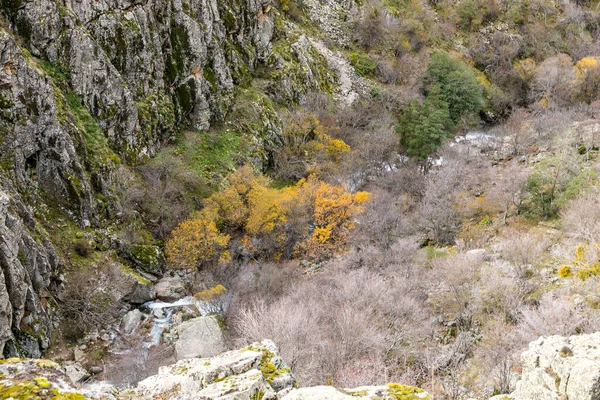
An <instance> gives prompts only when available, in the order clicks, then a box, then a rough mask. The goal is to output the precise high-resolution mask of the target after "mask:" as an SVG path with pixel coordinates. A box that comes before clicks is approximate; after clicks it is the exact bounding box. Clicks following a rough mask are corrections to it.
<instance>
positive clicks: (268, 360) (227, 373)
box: [135, 340, 295, 400]
mask: <svg viewBox="0 0 600 400" xmlns="http://www.w3.org/2000/svg"><path fill="white" fill-rule="evenodd" d="M294 383H295V380H294V378H293V376H292V375H291V373H290V369H289V368H288V367H287V365H286V364H285V363H284V362H283V361H282V360H281V358H280V357H279V355H278V350H277V347H276V346H275V344H274V343H273V342H271V341H268V340H265V341H262V342H260V343H255V344H253V345H251V346H248V347H247V348H244V349H241V350H234V351H229V352H226V353H223V354H221V355H219V356H217V357H213V358H190V359H185V360H181V361H178V362H177V363H176V364H174V365H171V366H169V367H162V368H161V369H160V370H159V373H158V375H155V376H152V377H150V378H147V379H145V380H143V381H141V382H140V383H139V384H138V386H137V389H136V390H135V396H136V397H137V398H140V399H154V398H157V397H161V396H168V397H169V398H172V399H234V398H235V399H248V400H250V399H253V398H259V395H258V394H259V393H262V394H263V397H262V398H263V399H276V398H278V397H281V395H282V394H283V393H285V392H288V391H290V390H291V389H292V388H293V385H294Z"/></svg>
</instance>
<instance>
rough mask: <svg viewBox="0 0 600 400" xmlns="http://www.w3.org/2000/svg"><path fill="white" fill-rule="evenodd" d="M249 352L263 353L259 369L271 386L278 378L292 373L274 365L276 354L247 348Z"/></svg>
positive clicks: (265, 350) (250, 347)
mask: <svg viewBox="0 0 600 400" xmlns="http://www.w3.org/2000/svg"><path fill="white" fill-rule="evenodd" d="M247 350H251V351H257V352H260V353H262V357H261V359H260V364H259V367H258V369H259V370H260V372H262V374H263V376H264V378H265V380H266V381H267V383H268V384H271V383H272V382H273V380H274V379H275V378H276V377H278V376H280V375H283V374H287V373H289V372H291V370H290V369H289V368H282V367H281V365H275V364H274V363H273V359H274V358H275V354H274V353H272V352H270V351H269V350H267V349H260V348H258V349H257V348H255V347H252V346H249V347H247Z"/></svg>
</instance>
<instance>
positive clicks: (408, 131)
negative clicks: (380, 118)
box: [397, 85, 454, 159]
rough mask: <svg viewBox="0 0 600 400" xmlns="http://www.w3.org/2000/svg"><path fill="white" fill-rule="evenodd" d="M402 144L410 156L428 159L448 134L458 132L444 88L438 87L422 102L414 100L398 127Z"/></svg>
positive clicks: (405, 111) (449, 135)
mask: <svg viewBox="0 0 600 400" xmlns="http://www.w3.org/2000/svg"><path fill="white" fill-rule="evenodd" d="M397 131H398V133H399V134H400V145H401V146H402V148H403V149H404V150H405V152H406V155H408V156H409V157H415V158H420V159H426V158H427V157H428V156H429V155H431V154H432V153H434V152H435V151H436V150H437V149H438V148H439V147H440V146H441V145H442V143H443V142H444V140H445V139H446V138H448V137H452V136H453V135H454V123H453V122H452V119H451V118H450V114H449V108H448V103H447V102H446V101H444V100H443V99H442V97H441V89H440V87H439V85H438V86H435V87H434V88H433V89H432V90H431V92H430V93H429V96H428V97H427V99H426V100H425V102H424V103H423V105H420V104H419V103H418V102H416V101H412V102H410V103H409V105H408V106H407V107H406V109H405V110H404V112H403V114H402V117H401V118H400V121H399V123H398V126H397Z"/></svg>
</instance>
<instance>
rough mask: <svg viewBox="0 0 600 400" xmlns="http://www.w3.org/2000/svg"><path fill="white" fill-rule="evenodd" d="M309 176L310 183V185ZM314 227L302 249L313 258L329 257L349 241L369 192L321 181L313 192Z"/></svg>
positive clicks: (309, 183)
mask: <svg viewBox="0 0 600 400" xmlns="http://www.w3.org/2000/svg"><path fill="white" fill-rule="evenodd" d="M312 179H314V178H309V179H308V182H307V185H308V186H309V187H310V186H311V183H313V184H314V182H311V180H312ZM313 197H314V211H313V225H314V230H313V232H312V235H311V236H310V238H308V239H307V240H306V241H305V242H304V243H302V244H301V246H300V249H302V251H304V252H305V253H306V254H307V255H309V256H310V257H312V258H313V259H324V258H329V257H331V255H332V254H333V253H335V252H337V251H340V250H341V249H342V248H343V246H344V245H345V244H346V239H347V238H348V234H349V232H350V231H351V230H352V229H354V219H355V217H356V216H357V215H359V214H361V213H362V212H364V204H365V203H366V202H367V201H368V200H369V197H370V195H369V193H368V192H357V193H350V192H348V191H347V189H346V188H344V187H342V186H333V185H330V184H328V183H325V182H318V186H317V187H316V190H315V191H314V193H313Z"/></svg>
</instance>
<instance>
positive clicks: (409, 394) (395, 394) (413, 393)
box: [387, 383, 431, 400]
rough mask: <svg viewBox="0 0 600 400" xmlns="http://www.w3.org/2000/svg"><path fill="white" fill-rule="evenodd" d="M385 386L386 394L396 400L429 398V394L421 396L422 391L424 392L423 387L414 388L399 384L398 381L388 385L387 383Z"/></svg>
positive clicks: (428, 399)
mask: <svg viewBox="0 0 600 400" xmlns="http://www.w3.org/2000/svg"><path fill="white" fill-rule="evenodd" d="M387 387H388V395H389V396H390V397H392V398H393V399H396V400H419V399H426V400H430V399H431V396H429V395H428V396H426V397H423V393H426V392H425V391H424V390H423V389H420V388H416V387H413V386H407V385H401V384H399V383H390V384H389V385H387ZM419 394H420V395H419Z"/></svg>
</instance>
